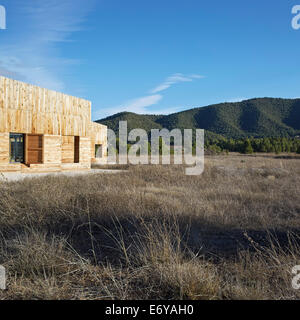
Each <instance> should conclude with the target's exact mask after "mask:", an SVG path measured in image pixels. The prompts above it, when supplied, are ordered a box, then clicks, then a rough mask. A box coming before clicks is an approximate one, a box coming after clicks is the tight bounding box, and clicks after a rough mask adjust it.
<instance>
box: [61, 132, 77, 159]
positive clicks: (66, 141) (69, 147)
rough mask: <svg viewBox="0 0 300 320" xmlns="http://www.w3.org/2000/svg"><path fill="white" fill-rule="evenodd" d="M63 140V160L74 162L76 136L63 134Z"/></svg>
mask: <svg viewBox="0 0 300 320" xmlns="http://www.w3.org/2000/svg"><path fill="white" fill-rule="evenodd" d="M61 141H62V142H61V162H62V163H74V151H75V148H74V147H75V143H74V142H75V137H74V136H62V137H61Z"/></svg>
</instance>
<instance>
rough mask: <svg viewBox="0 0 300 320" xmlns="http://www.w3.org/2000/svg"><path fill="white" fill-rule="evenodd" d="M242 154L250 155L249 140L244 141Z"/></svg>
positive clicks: (251, 151)
mask: <svg viewBox="0 0 300 320" xmlns="http://www.w3.org/2000/svg"><path fill="white" fill-rule="evenodd" d="M243 153H245V154H251V153H253V148H252V145H251V142H250V140H249V139H246V140H245V143H244V148H243Z"/></svg>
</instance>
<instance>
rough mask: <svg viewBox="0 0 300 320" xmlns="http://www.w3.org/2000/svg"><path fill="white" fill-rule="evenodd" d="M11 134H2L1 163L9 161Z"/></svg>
mask: <svg viewBox="0 0 300 320" xmlns="http://www.w3.org/2000/svg"><path fill="white" fill-rule="evenodd" d="M8 158H9V133H0V163H8V161H9V159H8Z"/></svg>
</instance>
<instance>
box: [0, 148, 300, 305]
mask: <svg viewBox="0 0 300 320" xmlns="http://www.w3.org/2000/svg"><path fill="white" fill-rule="evenodd" d="M118 169H122V167H118ZM124 169H127V171H126V172H122V173H116V174H113V175H105V174H97V175H94V176H80V177H50V176H49V177H44V178H34V179H26V180H24V181H22V182H11V183H7V182H2V183H0V264H2V265H4V266H5V267H6V269H7V273H8V279H7V290H5V291H0V299H299V298H300V290H299V291H297V290H294V289H293V288H292V285H291V281H292V277H293V276H292V273H291V270H292V267H293V266H295V265H300V250H299V246H300V238H299V237H300V196H299V194H300V157H297V156H275V155H274V156H272V155H259V156H241V155H235V154H232V155H229V156H215V157H214V156H208V157H206V164H205V171H204V173H203V175H201V176H186V175H185V171H184V167H183V166H137V167H135V166H126V168H124Z"/></svg>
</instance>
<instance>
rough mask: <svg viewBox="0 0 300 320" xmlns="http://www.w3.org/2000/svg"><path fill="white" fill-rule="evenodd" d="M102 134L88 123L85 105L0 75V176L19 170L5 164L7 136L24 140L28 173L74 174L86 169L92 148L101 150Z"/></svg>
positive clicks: (100, 128) (102, 130) (103, 131)
mask: <svg viewBox="0 0 300 320" xmlns="http://www.w3.org/2000/svg"><path fill="white" fill-rule="evenodd" d="M106 132H107V128H106V127H105V126H102V125H98V124H96V123H93V122H92V121H91V103H90V102H89V101H87V100H84V99H80V98H77V97H72V96H68V95H66V94H63V93H59V92H55V91H50V90H47V89H43V88H40V87H37V86H33V85H29V84H26V83H23V82H19V81H15V80H11V79H8V78H5V77H1V76H0V171H2V170H3V171H5V170H6V169H7V168H9V170H13V168H18V170H19V169H20V168H21V165H20V164H18V165H17V164H15V165H14V166H13V165H12V164H10V162H9V157H10V154H9V135H10V133H14V134H18V133H19V134H23V135H25V163H26V164H29V165H30V164H33V165H32V166H30V168H38V167H39V168H44V169H50V168H51V166H52V167H56V168H60V169H62V170H64V168H68V169H72V168H73V169H74V170H76V169H78V168H90V165H91V158H92V155H93V153H92V152H91V151H92V148H93V147H94V145H95V144H103V146H104V148H105V146H106ZM91 140H93V143H92V142H91ZM100 140H101V141H100ZM41 163H43V165H41ZM68 163H70V165H64V164H68ZM76 163H77V165H75V164H76ZM72 164H73V165H72ZM22 168H23V167H22ZM22 170H23V169H22Z"/></svg>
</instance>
